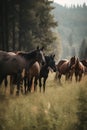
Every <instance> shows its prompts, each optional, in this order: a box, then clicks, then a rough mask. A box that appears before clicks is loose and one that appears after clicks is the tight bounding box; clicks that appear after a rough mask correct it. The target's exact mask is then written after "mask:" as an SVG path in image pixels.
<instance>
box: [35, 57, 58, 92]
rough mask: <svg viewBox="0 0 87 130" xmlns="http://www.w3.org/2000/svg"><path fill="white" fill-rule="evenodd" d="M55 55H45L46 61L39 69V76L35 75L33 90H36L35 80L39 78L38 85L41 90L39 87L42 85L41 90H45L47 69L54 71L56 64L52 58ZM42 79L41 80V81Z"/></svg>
mask: <svg viewBox="0 0 87 130" xmlns="http://www.w3.org/2000/svg"><path fill="white" fill-rule="evenodd" d="M54 57H55V55H50V56H45V60H46V63H45V65H44V66H42V68H41V70H40V74H39V77H35V81H34V90H36V86H37V80H38V79H39V87H40V92H41V87H42V86H43V92H45V86H46V80H47V78H48V74H49V70H51V71H54V72H55V71H56V65H55V60H54ZM42 79H43V82H42Z"/></svg>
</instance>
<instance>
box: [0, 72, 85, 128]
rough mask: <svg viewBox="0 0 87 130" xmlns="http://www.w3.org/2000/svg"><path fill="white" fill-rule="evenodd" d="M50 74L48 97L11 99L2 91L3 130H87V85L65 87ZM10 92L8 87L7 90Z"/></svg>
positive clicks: (66, 84)
mask: <svg viewBox="0 0 87 130" xmlns="http://www.w3.org/2000/svg"><path fill="white" fill-rule="evenodd" d="M54 76H55V74H54V73H53V74H51V73H50V74H49V78H48V81H47V86H46V93H44V94H43V93H39V90H37V92H35V93H33V92H32V93H30V94H27V95H20V96H19V97H16V96H15V95H13V96H10V95H9V94H8V90H7V94H6V95H5V94H4V86H2V87H1V88H0V130H34V129H35V130H87V81H86V78H87V77H84V78H83V80H82V81H81V82H80V83H75V81H74V79H73V82H72V83H71V82H65V80H64V79H63V78H62V85H59V83H58V82H57V81H55V80H54ZM7 89H9V87H8V88H7Z"/></svg>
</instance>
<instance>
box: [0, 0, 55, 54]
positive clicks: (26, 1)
mask: <svg viewBox="0 0 87 130" xmlns="http://www.w3.org/2000/svg"><path fill="white" fill-rule="evenodd" d="M53 9H54V7H53V6H52V1H48V0H37V1H36V0H32V1H31V0H0V49H1V50H4V51H17V50H25V51H29V50H31V49H33V48H34V47H35V46H37V45H40V46H42V45H43V46H44V47H45V48H47V47H48V48H49V46H50V45H52V43H53V42H54V41H55V40H56V36H54V35H53V32H52V28H55V27H56V26H57V22H56V21H55V20H54V16H53V15H52V13H51V11H52V10H53Z"/></svg>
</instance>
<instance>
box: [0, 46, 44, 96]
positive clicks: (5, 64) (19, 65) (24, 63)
mask: <svg viewBox="0 0 87 130" xmlns="http://www.w3.org/2000/svg"><path fill="white" fill-rule="evenodd" d="M38 60H40V61H41V62H45V58H44V55H43V48H40V49H39V48H38V47H37V49H35V50H33V51H31V52H20V53H18V54H17V55H11V54H8V53H7V52H4V51H0V84H1V83H2V81H3V80H4V78H5V77H6V76H7V75H14V74H16V76H17V77H16V81H17V93H18V94H19V89H20V80H21V74H22V71H23V69H25V70H26V71H27V70H28V69H29V68H30V67H31V66H32V64H34V62H36V61H38Z"/></svg>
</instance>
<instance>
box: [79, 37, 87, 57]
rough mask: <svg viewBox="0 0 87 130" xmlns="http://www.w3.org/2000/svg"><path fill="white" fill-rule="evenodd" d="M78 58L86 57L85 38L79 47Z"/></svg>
mask: <svg viewBox="0 0 87 130" xmlns="http://www.w3.org/2000/svg"><path fill="white" fill-rule="evenodd" d="M79 57H80V59H87V39H86V38H85V39H83V41H82V43H81V45H80V49H79Z"/></svg>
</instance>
